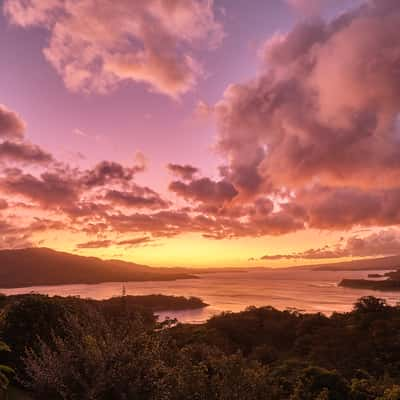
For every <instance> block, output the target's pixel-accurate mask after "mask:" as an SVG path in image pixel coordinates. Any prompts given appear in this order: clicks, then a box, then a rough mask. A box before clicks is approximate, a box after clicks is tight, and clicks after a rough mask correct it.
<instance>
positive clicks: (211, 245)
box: [43, 230, 343, 268]
mask: <svg viewBox="0 0 400 400" xmlns="http://www.w3.org/2000/svg"><path fill="white" fill-rule="evenodd" d="M341 236H343V232H336V233H332V232H321V231H317V230H306V231H302V232H297V233H291V234H287V235H282V236H268V237H259V238H253V237H245V238H240V239H224V240H213V239H206V238H204V237H202V236H201V235H200V234H185V235H178V236H175V237H172V238H161V239H155V241H154V242H152V243H149V244H147V245H145V246H139V247H131V248H123V247H119V246H110V247H107V248H94V249H80V250H78V251H77V250H76V243H79V242H86V241H88V237H87V236H86V235H83V234H82V235H79V236H77V235H76V234H73V235H72V234H65V235H62V236H61V237H57V236H53V237H52V235H51V234H50V233H48V234H47V235H45V237H43V240H44V243H45V245H46V246H47V247H52V248H55V249H57V250H62V251H67V252H74V253H77V254H80V255H85V256H96V257H100V258H104V259H110V258H114V259H121V260H125V261H131V262H135V263H139V264H146V265H151V266H157V267H173V266H176V267H249V266H265V267H276V268H279V267H287V266H291V265H296V264H297V265H303V264H315V263H321V262H333V261H338V260H332V259H331V260H287V259H282V260H273V261H272V260H271V261H268V262H267V261H264V260H260V258H261V257H262V256H263V255H265V254H268V255H271V254H287V253H292V252H299V251H304V250H306V249H309V248H310V247H314V248H317V247H323V246H324V245H326V244H332V243H335V242H337V241H338V240H339V239H340V237H341ZM129 237H131V236H130V235H129ZM120 239H121V237H120ZM250 258H254V259H255V260H252V261H249V259H250Z"/></svg>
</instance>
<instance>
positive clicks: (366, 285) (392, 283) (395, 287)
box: [339, 269, 400, 291]
mask: <svg viewBox="0 0 400 400" xmlns="http://www.w3.org/2000/svg"><path fill="white" fill-rule="evenodd" d="M371 275H379V274H370V275H368V277H370V278H371V277H372V276H371ZM373 277H387V278H386V279H383V280H379V281H378V280H372V279H342V281H341V282H340V283H339V286H342V287H349V288H353V289H370V290H381V291H400V269H398V270H396V271H392V272H387V273H385V274H384V275H379V276H373Z"/></svg>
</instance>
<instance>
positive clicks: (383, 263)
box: [298, 255, 400, 271]
mask: <svg viewBox="0 0 400 400" xmlns="http://www.w3.org/2000/svg"><path fill="white" fill-rule="evenodd" d="M298 268H301V267H298ZM303 268H308V269H313V270H316V271H363V270H364V271H367V270H388V269H398V268H400V255H397V256H389V257H380V258H368V259H364V260H353V261H342V262H338V263H333V264H319V265H308V266H306V265H304V266H303Z"/></svg>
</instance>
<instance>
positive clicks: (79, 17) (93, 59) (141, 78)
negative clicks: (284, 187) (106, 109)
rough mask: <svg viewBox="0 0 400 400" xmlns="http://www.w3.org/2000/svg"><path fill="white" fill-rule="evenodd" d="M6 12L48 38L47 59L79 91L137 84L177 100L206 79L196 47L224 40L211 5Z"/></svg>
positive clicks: (68, 6) (192, 2)
mask: <svg viewBox="0 0 400 400" xmlns="http://www.w3.org/2000/svg"><path fill="white" fill-rule="evenodd" d="M4 11H5V14H6V15H7V16H8V18H9V19H10V21H11V22H12V23H14V24H16V25H19V26H21V27H24V28H29V27H31V26H41V27H43V28H45V29H47V30H48V31H49V33H50V39H49V45H48V47H46V48H45V49H44V54H45V56H46V58H47V60H48V61H49V62H50V63H51V64H52V66H53V67H54V68H55V69H56V70H57V72H58V73H59V74H60V75H61V76H62V78H63V80H64V82H65V85H66V86H67V88H69V89H70V90H73V91H78V90H83V91H96V92H105V91H107V90H109V89H110V88H112V87H114V86H115V85H117V84H118V83H120V82H121V81H123V80H132V81H135V82H144V83H146V84H148V85H149V86H150V88H151V89H152V90H155V91H158V92H161V93H165V94H168V95H170V96H172V97H178V96H179V95H181V94H183V93H185V92H187V91H188V90H189V89H191V88H192V87H193V86H194V85H195V84H196V82H197V80H198V77H199V76H200V75H201V71H202V68H201V66H200V64H199V63H198V62H197V61H196V60H195V59H194V57H193V56H192V51H191V50H192V48H193V47H194V44H195V43H205V45H206V47H211V48H212V47H215V46H217V45H218V44H219V43H220V41H221V40H222V37H223V30H222V27H221V25H220V23H219V22H217V21H216V18H215V15H214V10H213V1H210V0H173V1H167V2H166V1H164V0H147V1H131V0H120V1H119V2H118V6H115V4H114V3H110V2H109V1H108V0H100V1H96V2H93V1H91V0H79V1H72V0H66V1H60V0H45V1H42V0H28V1H26V0H6V1H5V2H4ZM83 21H84V22H83Z"/></svg>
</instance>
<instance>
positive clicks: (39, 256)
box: [0, 248, 197, 288]
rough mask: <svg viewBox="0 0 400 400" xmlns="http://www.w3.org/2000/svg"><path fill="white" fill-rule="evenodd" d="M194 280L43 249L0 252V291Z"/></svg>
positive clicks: (171, 272)
mask: <svg viewBox="0 0 400 400" xmlns="http://www.w3.org/2000/svg"><path fill="white" fill-rule="evenodd" d="M191 278H197V277H196V276H194V275H191V274H189V273H187V272H184V271H178V270H177V269H173V270H169V269H168V268H152V267H149V266H146V265H140V264H135V263H130V262H125V261H118V260H101V259H100V258H96V257H83V256H78V255H75V254H69V253H64V252H59V251H55V250H51V249H47V248H28V249H19V250H1V251H0V288H12V287H28V286H40V285H65V284H76V283H101V282H128V281H166V280H176V279H191Z"/></svg>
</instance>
